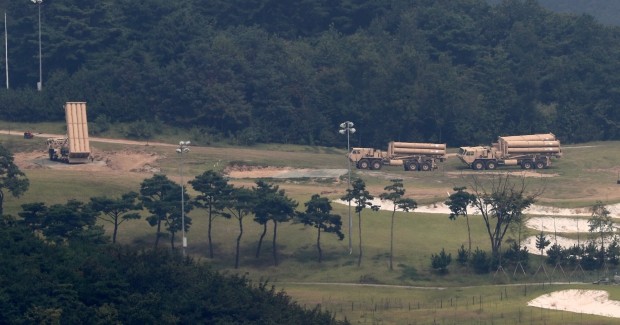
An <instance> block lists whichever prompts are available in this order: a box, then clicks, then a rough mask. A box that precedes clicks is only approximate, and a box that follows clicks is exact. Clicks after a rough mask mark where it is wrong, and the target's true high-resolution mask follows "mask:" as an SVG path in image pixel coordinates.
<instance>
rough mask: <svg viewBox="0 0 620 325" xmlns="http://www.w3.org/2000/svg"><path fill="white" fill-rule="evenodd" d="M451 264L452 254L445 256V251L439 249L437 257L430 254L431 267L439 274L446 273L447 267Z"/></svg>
mask: <svg viewBox="0 0 620 325" xmlns="http://www.w3.org/2000/svg"><path fill="white" fill-rule="evenodd" d="M451 262H452V254H446V251H445V249H443V248H442V249H441V252H439V254H438V255H435V254H431V266H432V267H433V269H434V270H435V271H437V272H439V273H440V274H446V273H448V265H450V263H451Z"/></svg>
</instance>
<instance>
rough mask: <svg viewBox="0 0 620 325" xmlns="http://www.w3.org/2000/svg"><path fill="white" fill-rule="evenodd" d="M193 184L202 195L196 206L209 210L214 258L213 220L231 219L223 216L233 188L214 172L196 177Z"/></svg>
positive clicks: (210, 251) (208, 235)
mask: <svg viewBox="0 0 620 325" xmlns="http://www.w3.org/2000/svg"><path fill="white" fill-rule="evenodd" d="M189 183H190V184H192V187H193V188H194V190H196V191H198V192H199V193H200V194H199V195H198V196H196V198H195V199H194V203H195V204H196V206H198V207H200V208H205V209H207V212H208V215H207V217H208V220H209V223H208V230H207V237H208V241H209V257H210V258H213V241H212V239H211V229H212V225H213V220H214V219H215V218H216V217H217V216H218V215H222V216H224V217H225V218H227V217H230V216H229V215H227V214H223V213H222V210H223V209H224V201H225V200H226V199H227V198H228V197H229V195H230V193H231V191H232V186H230V185H229V184H228V181H227V180H226V179H225V178H224V177H222V175H221V174H219V173H216V172H214V171H212V170H208V171H206V172H204V173H202V175H198V176H196V178H194V179H193V180H191V181H189Z"/></svg>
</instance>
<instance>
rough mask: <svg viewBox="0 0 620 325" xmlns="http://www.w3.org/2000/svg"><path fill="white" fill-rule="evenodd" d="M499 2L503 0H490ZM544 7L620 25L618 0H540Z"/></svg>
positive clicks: (490, 1)
mask: <svg viewBox="0 0 620 325" xmlns="http://www.w3.org/2000/svg"><path fill="white" fill-rule="evenodd" d="M488 1H489V3H492V4H497V3H500V2H501V1H502V0H488ZM538 3H540V4H541V5H542V6H543V7H545V8H548V9H551V10H553V11H556V12H563V13H572V14H582V13H583V14H588V15H592V16H593V17H594V18H596V20H598V21H600V22H601V23H603V24H609V25H616V26H617V25H620V2H618V1H616V0H587V1H584V0H538Z"/></svg>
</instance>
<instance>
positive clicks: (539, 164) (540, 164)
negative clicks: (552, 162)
mask: <svg viewBox="0 0 620 325" xmlns="http://www.w3.org/2000/svg"><path fill="white" fill-rule="evenodd" d="M535 166H536V169H543V168H545V167H547V164H545V162H544V161H537V162H536V164H535Z"/></svg>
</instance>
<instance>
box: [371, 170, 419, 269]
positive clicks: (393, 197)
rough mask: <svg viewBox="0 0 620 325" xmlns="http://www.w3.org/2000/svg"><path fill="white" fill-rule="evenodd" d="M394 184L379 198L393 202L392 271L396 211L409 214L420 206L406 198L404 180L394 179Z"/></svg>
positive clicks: (391, 234)
mask: <svg viewBox="0 0 620 325" xmlns="http://www.w3.org/2000/svg"><path fill="white" fill-rule="evenodd" d="M391 182H392V184H391V185H388V186H386V187H385V188H384V190H386V191H387V192H385V193H381V194H380V195H379V198H381V200H386V201H390V202H392V204H393V206H394V208H393V210H392V218H391V222H390V265H389V267H390V270H393V269H394V267H393V262H392V260H393V257H394V215H395V214H396V210H397V209H398V210H402V211H405V212H409V211H411V210H415V209H416V208H417V207H418V204H417V203H416V201H414V200H413V199H409V198H404V197H403V195H405V188H404V187H403V180H402V179H393V180H391Z"/></svg>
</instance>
